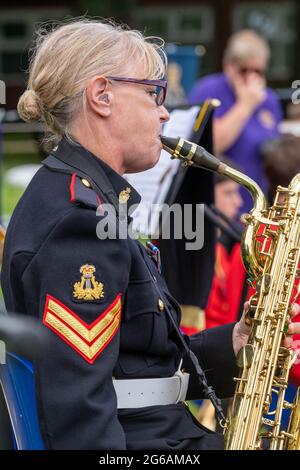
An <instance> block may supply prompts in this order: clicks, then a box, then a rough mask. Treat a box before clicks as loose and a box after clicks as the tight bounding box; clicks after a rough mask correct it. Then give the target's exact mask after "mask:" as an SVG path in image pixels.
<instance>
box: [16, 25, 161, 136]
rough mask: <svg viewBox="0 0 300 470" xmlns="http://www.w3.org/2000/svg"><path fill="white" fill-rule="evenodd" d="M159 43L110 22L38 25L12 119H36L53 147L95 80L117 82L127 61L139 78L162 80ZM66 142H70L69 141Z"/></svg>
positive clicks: (83, 105)
mask: <svg viewBox="0 0 300 470" xmlns="http://www.w3.org/2000/svg"><path fill="white" fill-rule="evenodd" d="M163 45H164V42H163V40H162V39H160V38H156V37H144V36H143V34H142V33H140V32H139V31H134V30H130V29H128V27H126V26H125V25H117V24H115V23H113V22H112V21H100V20H95V19H93V20H90V19H86V18H84V19H79V20H76V21H72V22H70V23H67V24H63V25H58V26H56V27H53V28H52V30H51V31H50V32H49V26H48V27H47V25H44V26H43V27H42V28H41V29H40V30H39V31H38V32H37V39H36V41H35V46H34V48H33V54H32V57H31V60H30V66H29V79H28V86H27V90H26V91H25V92H24V93H23V95H22V96H21V97H20V99H19V103H18V113H19V115H20V117H21V118H22V119H23V120H24V121H27V122H28V121H37V120H40V119H42V120H43V121H44V122H45V125H46V130H47V131H48V134H49V135H48V138H47V142H48V144H49V143H50V144H52V145H55V144H57V143H58V142H59V140H60V139H61V138H62V136H63V135H67V136H68V126H69V124H70V123H71V121H72V119H73V118H74V116H75V115H76V113H77V112H78V111H79V109H80V107H81V106H82V107H83V108H84V107H85V105H86V103H85V88H86V84H87V82H88V80H89V79H90V78H92V77H93V76H96V75H104V76H106V75H107V76H108V75H114V76H121V75H122V74H124V71H126V70H128V67H129V59H131V58H132V59H133V60H135V61H139V62H140V63H141V64H142V65H143V67H144V73H145V76H144V77H141V78H148V79H151V78H154V79H155V78H161V77H162V76H164V75H165V70H166V55H165V53H164V51H163V49H162V48H163ZM69 137H70V136H69Z"/></svg>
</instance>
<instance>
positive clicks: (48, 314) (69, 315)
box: [43, 294, 121, 364]
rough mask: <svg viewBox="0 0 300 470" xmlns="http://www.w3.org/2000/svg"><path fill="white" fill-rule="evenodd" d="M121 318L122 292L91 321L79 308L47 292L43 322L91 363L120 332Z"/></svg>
mask: <svg viewBox="0 0 300 470" xmlns="http://www.w3.org/2000/svg"><path fill="white" fill-rule="evenodd" d="M120 321H121V295H120V294H118V295H117V297H116V298H115V300H114V301H113V302H112V303H111V304H110V305H109V307H108V308H107V309H106V310H105V311H104V312H103V313H101V315H99V317H98V318H96V320H95V321H94V322H93V323H91V324H90V325H88V324H87V323H85V322H84V321H83V320H81V318H79V316H78V315H76V313H75V312H73V311H72V310H70V309H69V308H68V307H67V306H66V305H64V304H63V303H62V302H60V301H59V300H57V299H56V298H55V297H52V296H51V295H49V294H47V296H46V302H45V308H44V315H43V323H44V325H46V326H47V327H48V328H50V329H51V330H52V331H54V333H56V334H57V335H58V336H59V337H60V338H61V339H62V340H63V341H65V342H66V343H67V344H68V345H69V346H71V347H72V348H73V349H74V350H75V351H77V352H78V353H79V354H80V355H81V356H82V357H83V358H84V359H85V360H86V361H87V362H88V363H89V364H93V362H94V361H95V360H96V358H97V357H98V356H99V354H100V353H101V351H103V349H104V348H105V347H106V346H107V345H108V344H109V343H110V341H111V340H112V339H113V337H114V335H115V334H116V332H117V330H118V327H119V325H120Z"/></svg>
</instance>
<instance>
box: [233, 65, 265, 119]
mask: <svg viewBox="0 0 300 470" xmlns="http://www.w3.org/2000/svg"><path fill="white" fill-rule="evenodd" d="M231 83H232V85H233V88H234V91H235V94H236V97H237V101H238V102H239V103H241V104H243V105H244V106H245V107H246V108H247V110H249V111H250V112H251V113H252V112H253V111H254V110H255V109H256V108H257V106H259V105H260V104H261V103H263V101H264V100H265V99H266V90H265V88H266V80H265V78H264V77H262V76H261V75H259V74H258V73H256V72H255V71H249V72H247V73H241V72H240V70H239V69H237V71H236V72H235V73H234V74H233V75H232V82H231Z"/></svg>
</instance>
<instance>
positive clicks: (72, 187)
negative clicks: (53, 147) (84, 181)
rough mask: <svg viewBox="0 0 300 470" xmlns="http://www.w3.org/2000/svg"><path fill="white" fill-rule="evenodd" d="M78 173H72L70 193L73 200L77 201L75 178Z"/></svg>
mask: <svg viewBox="0 0 300 470" xmlns="http://www.w3.org/2000/svg"><path fill="white" fill-rule="evenodd" d="M76 176H77V175H76V173H73V174H72V178H71V183H70V193H71V202H75V180H76Z"/></svg>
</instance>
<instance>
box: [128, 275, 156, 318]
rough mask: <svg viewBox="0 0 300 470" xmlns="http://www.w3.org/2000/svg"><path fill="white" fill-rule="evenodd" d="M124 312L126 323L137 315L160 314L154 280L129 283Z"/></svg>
mask: <svg viewBox="0 0 300 470" xmlns="http://www.w3.org/2000/svg"><path fill="white" fill-rule="evenodd" d="M123 312H124V313H123V314H124V317H123V318H124V320H125V322H126V321H129V320H131V319H132V318H134V317H136V316H137V315H143V314H146V313H154V314H160V312H161V311H160V309H159V296H158V292H157V290H156V288H155V285H154V281H153V280H152V279H146V280H142V281H131V282H129V284H128V288H127V292H126V296H125V299H124V310H123Z"/></svg>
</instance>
